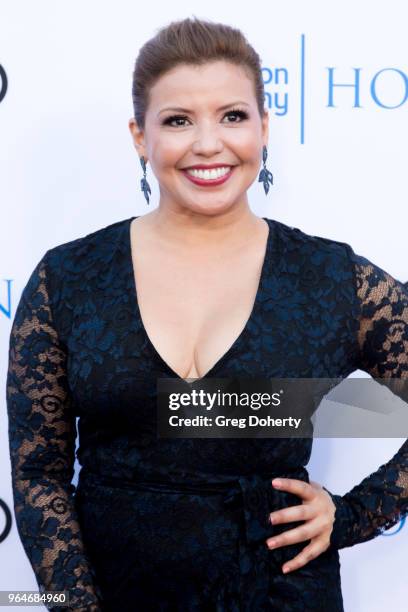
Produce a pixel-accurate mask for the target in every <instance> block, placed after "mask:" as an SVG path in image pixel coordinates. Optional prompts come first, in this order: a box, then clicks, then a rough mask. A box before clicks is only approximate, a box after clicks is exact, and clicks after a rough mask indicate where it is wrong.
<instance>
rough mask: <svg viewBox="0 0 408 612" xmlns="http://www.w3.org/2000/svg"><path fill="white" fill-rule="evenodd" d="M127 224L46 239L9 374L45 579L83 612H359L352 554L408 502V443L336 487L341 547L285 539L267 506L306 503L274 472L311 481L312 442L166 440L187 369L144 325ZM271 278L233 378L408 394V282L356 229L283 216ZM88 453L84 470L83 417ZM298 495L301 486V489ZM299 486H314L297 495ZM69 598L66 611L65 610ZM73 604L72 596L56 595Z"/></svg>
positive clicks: (20, 315) (25, 502)
mask: <svg viewBox="0 0 408 612" xmlns="http://www.w3.org/2000/svg"><path fill="white" fill-rule="evenodd" d="M133 218H134V217H132V218H131V219H125V220H123V221H118V222H117V223H114V224H111V225H109V226H107V227H105V228H102V229H100V230H97V231H95V232H93V233H91V234H88V235H87V236H84V237H81V238H78V239H77V240H73V241H71V242H68V243H66V244H62V245H59V246H57V247H54V248H53V249H50V250H49V251H47V252H46V254H45V255H44V257H43V258H42V259H41V261H40V262H39V263H38V264H37V266H36V267H35V269H34V270H33V272H32V274H31V276H30V279H29V281H28V283H27V285H26V286H25V288H24V290H23V293H22V296H21V299H20V302H19V304H18V308H17V312H16V315H15V319H14V322H13V326H12V330H11V334H10V350H9V369H8V375H7V409H8V417H9V440H10V457H11V466H12V484H13V495H14V505H15V515H16V523H17V527H18V531H19V534H20V538H21V541H22V543H23V546H24V549H25V551H26V554H27V556H28V558H29V560H30V562H31V565H32V567H33V570H34V573H35V576H36V579H37V581H38V584H39V587H40V589H42V590H45V589H46V590H68V591H69V594H70V599H71V604H70V608H69V609H72V610H90V611H93V610H103V612H111V611H112V612H113V611H115V612H116V610H118V609H120V610H121V611H124V612H126V611H129V612H133V610H134V608H135V601H137V602H138V605H139V607H141V609H143V610H146V611H151V612H153V611H154V612H156V611H159V610H160V611H161V612H184V611H185V610H189V612H195V611H196V612H203V611H204V610H205V611H213V612H235V611H237V612H238V610H239V611H245V612H250V611H254V610H256V611H257V612H258V611H262V610H265V611H268V612H273V611H275V610H276V611H278V610H279V611H282V610H283V611H284V612H297V611H299V612H300V611H302V612H304V611H310V612H316V611H321V612H323V611H325V612H326V610H329V609H330V610H332V611H333V612H336V611H337V612H341V611H342V610H343V604H342V595H341V587H340V567H339V556H338V549H339V548H342V547H345V546H351V545H353V544H356V543H359V542H363V541H365V540H367V539H370V538H372V537H375V536H376V535H378V534H379V533H381V531H382V530H383V529H387V528H388V527H390V526H392V525H394V524H395V523H396V522H398V521H399V520H400V519H401V518H402V517H403V516H405V514H406V513H407V508H408V505H407V504H408V493H407V491H408V477H407V473H408V448H407V443H405V444H404V445H403V446H402V447H401V449H400V450H399V451H398V453H396V454H395V455H394V457H393V458H392V459H390V461H389V462H387V463H386V464H384V465H383V466H381V467H380V468H379V469H378V470H377V471H376V472H374V473H373V474H371V475H369V476H368V477H367V478H365V479H364V481H363V482H362V483H360V484H359V485H356V486H355V487H354V488H353V489H352V490H351V491H350V492H349V493H347V494H346V495H343V496H340V495H336V494H333V493H330V494H331V495H332V499H333V501H334V503H335V505H336V517H335V519H336V520H335V523H334V528H333V532H332V536H331V546H330V547H329V549H328V550H327V551H326V552H325V553H324V554H322V555H320V556H319V557H317V558H316V559H314V560H313V561H311V562H309V563H308V564H307V565H306V566H305V567H304V568H300V569H299V570H297V571H295V572H290V573H289V574H286V575H283V574H282V572H281V565H282V564H283V563H284V562H285V561H287V560H288V559H290V558H292V557H293V556H294V555H295V554H296V553H297V552H299V551H300V550H301V549H302V548H303V547H304V546H305V545H306V544H307V542H303V543H301V544H297V545H292V546H286V547H283V548H280V549H277V550H275V551H269V550H268V549H267V548H266V546H265V543H264V542H265V539H266V537H268V536H270V535H273V534H274V533H279V531H281V530H284V529H289V528H290V527H291V525H290V524H285V526H284V529H282V526H278V525H276V526H272V525H270V524H268V523H267V517H266V514H267V512H272V511H273V510H274V509H277V508H279V507H287V506H288V505H295V503H296V500H295V499H293V496H290V495H289V494H284V493H283V492H276V493H273V491H271V487H270V478H272V477H274V476H277V475H281V476H282V475H285V474H286V475H287V476H291V475H292V477H295V478H301V479H304V480H307V479H308V476H307V470H306V468H305V466H306V465H307V463H308V461H309V458H310V453H311V448H312V441H311V439H306V438H280V439H277V438H271V439H266V438H263V439H251V438H247V439H245V438H242V439H231V438H230V439H199V438H192V439H187V438H186V439H165V438H162V439H160V438H157V436H156V431H157V430H156V426H157V422H156V381H157V378H158V377H163V376H165V377H169V376H170V377H172V376H175V373H174V372H173V371H172V370H171V368H170V367H169V366H168V365H167V364H166V363H165V362H164V361H163V359H162V358H161V357H160V356H159V354H158V353H157V351H155V349H154V347H153V345H152V344H151V342H149V339H148V337H147V336H146V333H145V330H144V329H143V325H142V321H141V319H140V316H139V312H138V309H137V307H136V306H137V305H136V304H135V297H136V296H135V286H134V274H133V268H132V262H131V256H130V255H131V253H130V250H129V228H130V222H131V221H132V219H133ZM268 224H269V228H270V243H269V247H268V252H267V254H268V257H267V259H266V261H265V263H264V266H265V269H264V271H263V283H262V287H260V289H259V291H258V293H257V296H256V299H255V303H254V309H253V312H252V314H251V316H250V318H249V319H248V322H247V325H246V327H245V329H244V330H243V333H242V334H241V335H240V336H239V338H237V340H236V342H235V343H233V345H232V346H231V347H230V348H229V350H228V351H226V353H225V354H224V356H223V357H222V358H221V359H220V360H219V361H218V362H217V364H216V365H215V366H214V368H212V370H211V373H212V375H213V376H215V377H221V378H222V377H228V376H237V375H243V376H252V375H254V376H261V377H263V376H265V377H288V378H290V377H314V378H319V377H323V378H325V377H329V378H339V377H347V376H348V375H349V374H350V373H352V372H353V371H355V370H356V369H362V370H365V371H367V372H369V373H370V374H371V375H372V376H374V377H375V378H389V377H393V378H395V382H396V385H395V388H396V392H397V393H398V394H399V395H400V396H401V397H403V398H404V399H406V398H408V395H407V386H406V381H407V378H408V361H407V354H408V353H407V351H408V286H407V284H406V283H405V284H404V283H402V282H400V281H398V280H396V279H394V278H392V276H390V275H389V274H387V273H386V272H385V271H384V270H382V269H381V268H379V267H378V266H376V265H374V264H373V263H372V262H370V261H369V260H367V259H365V258H364V257H362V256H360V255H357V254H356V253H354V251H353V250H352V248H351V247H350V246H349V245H348V244H346V243H342V242H338V241H334V240H330V239H327V238H323V237H318V236H311V235H308V234H306V233H304V232H302V231H301V230H299V229H298V228H291V227H289V226H287V225H285V224H283V223H281V222H278V221H274V220H271V219H268ZM76 417H79V421H78V434H79V448H78V451H77V458H78V460H79V462H80V464H81V471H80V475H79V482H78V486H77V487H76V488H75V487H74V486H73V485H72V483H71V480H72V477H73V471H74V470H73V464H74V459H75V438H76V428H75V418H76ZM295 497H296V496H295ZM296 499H297V498H296ZM49 609H51V610H52V609H53V608H49ZM55 609H56V608H55Z"/></svg>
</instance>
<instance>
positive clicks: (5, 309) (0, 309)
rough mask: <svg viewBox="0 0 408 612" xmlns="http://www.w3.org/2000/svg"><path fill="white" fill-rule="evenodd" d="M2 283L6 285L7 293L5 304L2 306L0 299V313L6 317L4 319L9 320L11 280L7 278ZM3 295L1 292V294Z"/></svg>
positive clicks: (0, 299)
mask: <svg viewBox="0 0 408 612" xmlns="http://www.w3.org/2000/svg"><path fill="white" fill-rule="evenodd" d="M4 282H5V283H6V287H7V288H6V292H7V297H6V301H5V304H6V305H4V304H3V302H2V298H0V313H1V314H4V315H6V317H8V318H9V319H10V317H11V282H12V281H11V279H9V278H5V279H4ZM1 293H3V291H2V292H1Z"/></svg>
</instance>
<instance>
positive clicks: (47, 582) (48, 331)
mask: <svg viewBox="0 0 408 612" xmlns="http://www.w3.org/2000/svg"><path fill="white" fill-rule="evenodd" d="M9 354H10V358H9V369H8V376H7V401H8V410H9V440H10V456H11V466H12V484H13V495H14V509H15V515H16V523H17V526H18V530H19V535H20V538H21V541H22V543H23V545H24V548H25V551H26V553H27V556H28V558H29V560H30V561H31V563H32V566H33V569H34V571H35V574H36V577H37V581H38V584H39V587H40V590H51V589H54V590H58V591H63V590H66V591H67V592H68V593H69V597H70V606H69V607H68V608H64V609H69V610H83V611H85V610H87V611H97V610H99V609H100V607H99V605H98V601H99V600H98V595H99V596H100V592H99V590H98V587H97V585H96V584H95V582H94V573H93V569H92V566H91V565H90V564H89V560H88V559H87V556H86V553H85V551H84V547H83V542H82V536H81V530H80V527H79V524H78V521H77V517H76V514H75V511H74V506H73V503H72V494H73V491H74V490H75V487H74V486H73V485H72V484H71V480H72V477H73V474H74V467H73V464H74V458H75V456H74V451H75V435H76V430H75V416H74V415H73V414H72V413H71V412H70V395H69V389H68V386H67V376H66V351H65V348H64V347H63V346H62V344H61V343H60V341H59V338H58V334H57V332H56V330H55V327H54V322H53V317H52V313H51V303H50V297H49V294H48V289H47V269H46V264H45V261H44V260H42V261H41V262H40V263H39V264H38V265H37V266H36V268H35V270H34V271H33V273H32V275H31V277H30V280H29V282H28V283H27V285H26V287H25V290H24V292H23V295H22V297H21V299H20V303H19V305H18V308H17V312H16V316H15V319H14V323H13V328H12V333H11V335H10V353H9ZM48 609H49V610H60V609H61V608H60V607H59V606H55V607H49V608H48Z"/></svg>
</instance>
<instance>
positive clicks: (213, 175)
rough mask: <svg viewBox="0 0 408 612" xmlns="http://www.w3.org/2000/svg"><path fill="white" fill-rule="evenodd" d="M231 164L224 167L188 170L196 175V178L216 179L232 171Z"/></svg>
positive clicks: (192, 174)
mask: <svg viewBox="0 0 408 612" xmlns="http://www.w3.org/2000/svg"><path fill="white" fill-rule="evenodd" d="M230 169H231V168H230V167H229V166H223V167H222V168H212V169H211V170H197V169H196V168H189V169H188V170H187V172H188V173H189V174H191V176H194V177H195V178H199V179H204V180H214V179H217V178H220V177H221V176H225V174H228V172H229V171H230Z"/></svg>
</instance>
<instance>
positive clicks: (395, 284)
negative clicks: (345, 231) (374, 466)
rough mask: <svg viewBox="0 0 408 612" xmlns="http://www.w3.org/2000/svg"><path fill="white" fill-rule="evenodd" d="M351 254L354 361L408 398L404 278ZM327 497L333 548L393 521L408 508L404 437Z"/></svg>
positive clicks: (369, 535) (407, 313) (379, 530)
mask: <svg viewBox="0 0 408 612" xmlns="http://www.w3.org/2000/svg"><path fill="white" fill-rule="evenodd" d="M352 259H353V261H354V265H355V279H356V291H357V297H358V300H359V304H360V318H359V329H358V334H357V342H358V347H359V351H360V360H359V363H358V367H359V369H361V370H364V371H366V372H368V373H369V374H371V376H372V377H373V378H376V379H378V382H381V381H380V379H381V378H384V379H388V380H389V379H391V378H392V379H395V380H392V381H391V382H392V385H391V386H390V388H391V389H392V391H393V393H395V394H396V395H398V396H399V397H401V398H402V399H403V400H404V401H406V402H408V283H402V282H400V281H398V280H396V279H395V278H393V277H392V276H391V275H390V274H389V273H387V272H386V271H385V270H382V269H381V268H379V267H378V266H376V265H375V264H373V263H372V262H370V261H369V260H368V259H366V258H365V257H363V256H361V255H357V254H355V253H354V252H352ZM326 490H327V489H326ZM329 493H330V492H329ZM332 499H333V501H334V503H335V505H336V515H335V523H334V528H333V532H332V537H331V542H332V544H333V545H334V546H336V547H337V548H343V547H346V546H352V545H354V544H356V543H358V542H363V541H366V540H369V539H371V538H373V537H375V536H378V535H380V534H381V533H382V532H383V531H385V530H386V529H389V528H390V527H392V526H394V525H395V524H396V523H398V522H399V521H400V520H401V519H402V518H403V517H404V516H406V514H407V513H408V440H407V441H405V442H404V444H403V445H402V446H401V448H400V449H399V450H398V452H397V453H395V455H394V456H393V457H392V458H391V459H390V460H389V461H387V462H386V463H385V464H383V465H381V466H380V467H379V469H378V470H377V471H376V472H374V473H372V474H371V475H369V476H367V477H366V478H365V479H364V480H363V481H362V482H361V483H360V484H358V485H356V486H355V487H353V489H352V490H351V491H349V492H348V493H347V494H346V495H343V496H340V495H332Z"/></svg>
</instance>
